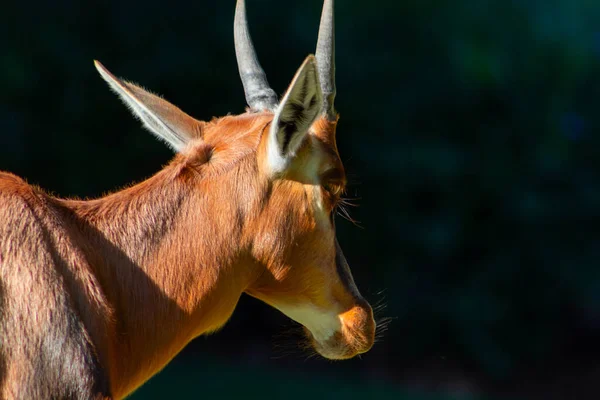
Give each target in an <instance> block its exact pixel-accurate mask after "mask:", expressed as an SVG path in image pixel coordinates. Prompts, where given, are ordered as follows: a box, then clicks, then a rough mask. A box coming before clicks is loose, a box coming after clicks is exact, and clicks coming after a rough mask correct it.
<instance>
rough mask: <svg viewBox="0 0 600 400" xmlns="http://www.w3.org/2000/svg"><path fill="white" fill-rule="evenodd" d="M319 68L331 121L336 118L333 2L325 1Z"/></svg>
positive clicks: (322, 15) (318, 45)
mask: <svg viewBox="0 0 600 400" xmlns="http://www.w3.org/2000/svg"><path fill="white" fill-rule="evenodd" d="M315 56H316V58H317V67H318V69H319V80H320V82H321V90H322V92H323V102H324V104H323V112H324V113H325V114H326V115H327V117H328V118H329V119H332V120H333V119H335V118H336V112H335V109H334V108H333V101H334V99H335V34H334V21H333V0H325V3H324V4H323V13H322V14H321V25H320V26H319V39H318V41H317V52H316V54H315Z"/></svg>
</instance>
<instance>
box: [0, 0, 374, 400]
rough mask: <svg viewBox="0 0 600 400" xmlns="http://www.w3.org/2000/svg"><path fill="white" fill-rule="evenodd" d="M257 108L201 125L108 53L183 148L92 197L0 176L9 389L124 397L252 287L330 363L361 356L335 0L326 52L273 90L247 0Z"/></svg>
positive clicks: (143, 108) (364, 318)
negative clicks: (54, 192) (140, 175)
mask: <svg viewBox="0 0 600 400" xmlns="http://www.w3.org/2000/svg"><path fill="white" fill-rule="evenodd" d="M234 35H235V51H236V55H237V61H238V66H239V71H240V76H241V78H242V83H243V86H244V90H245V94H246V101H247V103H248V106H249V108H248V110H247V111H246V112H245V113H243V114H241V115H237V116H226V117H223V118H217V119H213V120H212V121H210V122H202V121H198V120H196V119H194V118H192V117H190V116H189V115H188V114H186V113H184V112H183V111H181V110H180V109H178V108H177V107H175V106H173V105H172V104H170V103H168V102H167V101H165V100H163V99H162V98H160V97H158V96H156V95H153V94H151V93H149V92H147V91H145V90H144V89H142V88H140V87H138V86H136V85H134V84H132V83H129V82H126V81H123V80H120V79H118V78H116V77H115V76H114V75H112V74H111V73H110V72H109V71H108V70H107V69H106V68H104V67H103V66H102V64H100V63H99V62H96V68H97V69H98V71H99V72H100V75H101V76H102V78H104V80H105V81H106V82H108V84H109V86H110V88H111V89H112V90H113V91H114V92H115V93H116V94H117V95H118V96H119V97H120V98H121V99H122V100H123V102H124V103H125V104H126V105H127V106H128V107H129V108H130V109H131V111H132V112H133V114H135V116H137V117H138V118H139V119H140V120H141V121H142V122H143V124H144V126H145V127H146V128H147V129H148V130H150V131H151V132H152V133H153V134H155V135H156V136H157V137H158V138H160V139H162V140H164V141H165V142H166V143H167V144H168V145H169V146H171V147H172V148H173V150H175V152H176V153H177V154H176V155H175V157H174V158H173V160H172V161H171V162H170V163H169V164H168V165H167V166H166V167H164V168H163V169H162V170H161V171H160V172H158V173H157V174H156V175H154V176H153V177H152V178H150V179H148V180H146V181H144V182H142V183H140V184H137V185H135V186H132V187H129V188H127V189H124V190H122V191H119V192H115V193H113V194H110V195H108V196H106V197H102V198H99V199H96V200H88V201H81V200H65V199H59V198H55V197H52V196H49V195H47V194H46V193H44V192H43V191H42V190H40V189H38V188H36V187H33V186H30V185H28V184H27V183H26V182H25V181H23V180H22V179H20V178H18V177H16V176H14V175H11V174H8V173H0V398H3V399H4V398H10V399H12V398H18V399H51V398H52V399H66V398H69V399H75V398H77V399H89V398H122V397H124V396H126V395H127V394H129V393H131V392H132V391H133V390H134V389H136V388H137V387H138V386H139V385H141V384H142V383H143V382H145V381H146V380H147V379H149V378H150V377H151V376H152V375H153V374H155V373H156V372H157V371H159V370H160V369H161V368H163V367H164V366H165V365H166V364H167V363H168V362H169V360H171V359H172V358H173V357H174V356H175V355H176V354H177V353H178V352H179V351H180V350H181V349H182V348H183V347H184V346H185V345H186V344H187V343H188V342H189V341H190V340H192V339H193V338H195V337H197V336H198V335H201V334H203V333H206V332H210V331H214V330H216V329H217V328H219V327H221V326H222V325H223V324H224V323H225V322H226V321H227V319H228V318H229V316H230V315H231V313H232V312H233V310H234V308H235V306H236V303H237V302H238V299H239V297H240V295H241V294H242V293H248V294H249V295H251V296H254V297H256V298H258V299H260V300H262V301H264V302H265V303H267V304H269V305H271V306H273V307H275V308H277V309H278V310H281V312H283V313H284V314H286V315H288V316H289V317H290V318H292V319H294V320H295V321H297V322H299V323H300V324H302V325H303V326H304V327H305V328H306V329H305V330H306V335H307V337H308V340H309V341H310V342H311V343H312V345H313V347H314V349H315V350H316V351H317V352H318V353H319V354H321V355H323V356H324V357H326V358H330V359H345V358H350V357H353V356H355V355H357V354H360V353H364V352H366V351H367V350H369V349H370V348H371V346H372V345H373V340H374V334H375V322H374V320H373V313H372V310H371V307H370V306H369V304H368V303H367V302H366V301H365V300H364V299H363V297H362V296H361V295H360V293H359V291H358V289H357V288H356V286H355V284H354V281H353V278H352V275H351V273H350V270H349V268H348V264H347V263H346V260H345V258H344V255H343V253H342V250H341V248H340V246H339V244H338V242H337V240H336V237H335V226H334V218H333V214H334V210H335V208H336V205H337V204H338V202H339V201H340V195H341V193H342V192H343V191H344V186H345V183H346V178H345V173H344V168H343V165H342V163H341V161H340V157H339V155H338V151H337V147H336V138H335V133H336V125H337V120H338V115H337V113H336V111H335V109H334V98H335V93H336V90H335V81H334V70H335V64H334V34H333V0H326V1H325V4H324V8H323V14H322V17H321V26H320V31H319V39H318V44H317V50H316V55H315V56H312V55H310V56H308V57H307V58H306V60H304V62H303V63H302V65H301V66H300V68H299V69H298V71H297V72H296V75H295V76H294V77H293V79H292V82H291V84H290V86H289V88H288V90H287V91H286V92H285V95H284V96H283V98H282V99H281V100H279V101H278V99H277V97H276V95H275V92H274V91H273V90H272V89H271V88H270V87H269V85H268V83H267V79H266V76H265V73H264V72H263V70H262V68H261V66H260V64H259V62H258V59H257V57H256V54H255V51H254V48H253V46H252V42H251V40H250V35H249V31H248V26H247V21H246V11H245V4H244V1H243V0H240V1H238V4H237V7H236V15H235V22H234Z"/></svg>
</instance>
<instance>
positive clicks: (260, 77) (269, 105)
mask: <svg viewBox="0 0 600 400" xmlns="http://www.w3.org/2000/svg"><path fill="white" fill-rule="evenodd" d="M233 36H234V42H235V55H236V58H237V63H238V69H239V71H240V78H242V84H243V85H244V93H245V94H246V102H247V103H248V105H249V106H250V109H252V110H253V111H263V110H270V111H273V110H275V108H276V107H277V103H278V102H277V95H276V94H275V92H274V91H273V89H271V87H270V86H269V82H267V76H266V74H265V71H264V70H263V69H262V67H261V66H260V63H259V62H258V58H257V57H256V51H255V50H254V45H253V44H252V39H251V38H250V32H249V30H248V18H247V17H246V2H245V1H244V0H238V2H237V5H236V7H235V18H234V25H233Z"/></svg>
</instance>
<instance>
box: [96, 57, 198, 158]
mask: <svg viewBox="0 0 600 400" xmlns="http://www.w3.org/2000/svg"><path fill="white" fill-rule="evenodd" d="M94 65H95V66H96V69H97V70H98V72H99V73H100V76H102V78H103V79H104V80H105V81H106V82H107V83H108V85H109V87H110V88H111V89H112V91H113V92H115V93H116V94H117V95H118V96H119V98H120V99H121V100H122V101H123V103H125V105H126V106H127V107H128V108H129V109H130V110H131V112H132V113H133V115H135V116H136V117H138V118H139V120H140V121H142V124H143V125H144V127H145V128H146V129H148V130H149V131H150V132H152V133H153V134H154V135H156V136H157V137H158V138H159V139H162V140H164V141H165V142H166V143H167V144H168V145H169V146H170V147H171V148H173V150H175V151H176V152H181V151H182V150H183V149H184V148H185V146H186V145H187V143H188V141H189V138H186V137H185V136H184V135H182V134H180V133H179V132H177V131H176V130H174V129H173V128H172V127H170V126H169V125H168V124H167V122H165V121H163V119H162V118H161V117H160V116H159V115H157V114H156V113H155V112H154V111H152V110H151V109H150V108H148V107H147V106H146V104H144V103H143V102H142V101H140V99H139V98H138V97H137V96H136V95H135V94H134V93H132V90H135V91H137V92H139V94H143V95H144V97H153V99H152V100H153V102H156V103H161V102H165V103H166V100H164V99H162V98H160V97H159V96H157V95H155V94H153V93H150V92H148V91H147V90H145V89H142V88H140V87H138V86H136V85H134V84H133V83H130V82H125V81H121V80H120V79H118V78H117V77H115V76H114V75H113V74H111V73H110V71H108V70H107V69H106V68H104V66H103V65H102V64H101V63H99V62H98V61H94ZM169 106H172V105H170V104H168V105H167V107H169ZM172 107H173V108H175V106H172Z"/></svg>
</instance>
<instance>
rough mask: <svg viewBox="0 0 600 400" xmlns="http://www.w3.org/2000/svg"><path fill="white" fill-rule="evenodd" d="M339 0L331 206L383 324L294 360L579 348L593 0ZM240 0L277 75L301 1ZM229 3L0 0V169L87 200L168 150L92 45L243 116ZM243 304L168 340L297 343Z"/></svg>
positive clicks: (266, 353) (586, 313)
mask: <svg viewBox="0 0 600 400" xmlns="http://www.w3.org/2000/svg"><path fill="white" fill-rule="evenodd" d="M337 3H338V5H337V11H336V18H337V20H336V23H337V40H338V42H337V48H336V51H337V63H338V64H337V65H338V68H337V83H338V98H337V108H338V110H339V111H340V113H341V122H340V126H339V130H338V143H339V146H340V152H341V154H342V158H343V159H344V161H345V164H346V167H347V170H348V172H349V178H350V180H351V182H352V185H351V187H350V189H349V193H348V195H349V197H351V198H358V200H357V202H358V203H360V207H359V208H356V209H352V210H351V212H352V216H353V217H354V218H356V219H357V220H359V221H360V225H361V226H362V227H363V229H359V228H356V227H354V226H352V225H351V224H349V223H345V222H343V221H340V223H339V225H340V228H339V234H338V236H339V239H340V242H341V243H342V246H343V247H344V249H345V252H346V256H347V258H348V259H349V261H350V264H351V265H352V266H353V272H354V274H355V278H356V281H357V282H358V284H359V287H360V288H361V289H362V291H363V292H364V294H365V295H366V296H367V297H368V298H369V299H370V300H372V301H373V302H378V301H380V300H381V301H383V302H384V303H385V304H387V309H386V310H385V311H384V312H383V314H384V315H386V316H393V317H395V320H394V322H393V323H392V325H391V326H390V330H389V331H388V332H387V334H386V335H385V336H384V338H383V340H382V341H381V342H380V343H378V344H377V345H376V346H375V348H374V349H373V351H372V352H371V353H369V354H367V355H365V356H364V358H363V360H359V361H354V360H353V361H351V362H349V363H347V364H333V365H331V364H328V363H325V362H322V361H318V360H309V361H307V364H305V365H309V366H310V369H311V370H314V371H315V373H317V371H328V373H331V374H342V373H346V372H348V371H353V372H355V373H359V374H361V376H362V377H363V378H360V379H363V380H364V381H365V382H370V381H371V378H364V377H365V376H367V377H372V379H384V380H388V381H390V382H396V383H399V382H402V384H404V383H406V382H407V380H409V379H410V377H411V376H413V374H417V375H425V376H427V375H428V374H430V372H428V371H430V369H429V367H428V365H431V364H433V365H435V366H436V368H439V369H440V370H441V371H445V370H453V371H456V370H458V371H462V373H464V375H465V376H467V377H468V378H467V380H469V381H470V382H474V383H473V385H474V386H473V387H475V388H478V390H479V391H482V390H484V391H485V390H488V389H489V390H499V391H502V390H501V389H499V388H507V387H508V388H519V387H525V386H527V382H530V381H535V380H538V381H543V382H546V381H552V380H553V379H554V377H556V378H557V379H558V378H564V377H566V376H572V375H577V374H580V373H581V371H580V369H578V368H580V367H581V366H585V365H588V364H590V363H595V364H594V365H597V363H596V362H595V360H596V359H597V356H598V355H600V352H599V351H598V349H597V348H596V347H594V346H595V342H596V340H594V338H595V337H597V335H598V334H600V279H599V278H600V277H599V274H600V272H599V271H598V268H597V263H598V259H599V258H600V232H599V229H598V222H599V219H598V217H599V216H600V215H599V214H600V208H599V207H598V204H599V202H600V163H599V160H600V154H599V149H600V147H599V145H600V135H598V133H597V132H598V128H599V124H600V113H599V112H598V108H599V106H600V28H599V27H600V3H598V2H597V1H592V0H574V1H566V0H563V1H556V0H555V1H541V0H528V1H515V0H454V1H448V0H438V1H424V0H403V1H397V0H387V1H384V0H375V1H371V2H368V3H365V2H363V1H357V0H355V1H351V0H346V1H344V2H341V1H338V2H337ZM247 7H248V12H249V17H250V21H251V29H252V33H253V37H254V41H255V44H256V47H257V50H258V52H259V55H260V58H261V62H262V64H263V67H264V68H265V70H266V71H267V74H268V76H269V81H270V82H271V84H272V86H273V87H274V88H275V90H276V91H278V92H279V93H281V92H283V90H284V89H285V87H286V86H287V84H288V82H289V80H290V79H291V77H292V75H293V73H294V71H295V69H296V68H297V66H298V65H299V64H300V62H301V61H302V59H303V58H304V56H305V55H306V54H307V53H309V52H312V51H314V50H313V49H314V45H315V42H316V33H317V27H318V20H319V13H320V7H321V4H320V1H316V0H315V1H310V2H307V1H289V2H286V4H285V5H284V4H283V2H281V1H275V0H248V1H247ZM233 9H234V0H230V1H219V2H217V1H196V2H181V3H177V4H173V5H169V6H167V5H165V3H164V2H157V1H144V2H138V1H131V2H117V1H106V2H99V1H91V2H86V3H79V2H76V1H74V0H71V1H65V0H63V1H58V2H52V3H50V2H34V3H30V2H11V3H10V4H6V5H4V6H3V15H2V16H1V17H0V22H1V23H0V30H1V31H0V33H2V35H0V37H1V39H0V41H1V42H0V44H1V45H2V46H1V47H0V48H1V49H2V50H1V51H0V169H3V170H10V171H13V172H15V173H17V174H19V175H21V176H23V177H26V178H27V179H29V181H30V182H33V183H37V184H40V185H41V186H42V187H44V188H47V189H49V190H51V191H53V192H55V193H56V194H58V195H63V196H74V195H76V196H82V197H85V196H97V195H100V194H102V193H105V192H106V191H109V190H114V189H115V188H117V187H120V186H122V185H125V184H127V183H129V182H132V181H139V180H141V179H143V178H144V177H147V176H149V175H151V174H152V173H154V172H155V171H157V170H158V168H159V166H160V165H161V164H164V163H166V162H167V161H168V159H169V157H170V153H169V150H168V149H166V148H165V147H164V146H163V145H162V144H161V143H159V142H157V141H155V140H154V139H152V138H151V137H150V135H148V134H146V133H145V132H143V131H142V130H141V129H140V127H139V124H138V123H137V122H136V121H134V120H133V118H131V117H130V116H129V115H128V112H127V110H126V109H125V108H124V107H123V106H122V105H121V104H120V103H119V101H118V100H117V99H116V98H114V96H113V95H112V94H111V93H110V92H109V91H108V90H107V88H106V87H105V85H104V83H103V82H102V81H101V80H100V79H99V77H97V76H96V72H95V70H94V68H93V66H92V62H91V61H92V59H94V58H98V59H100V60H101V61H102V62H103V63H104V64H105V65H106V66H107V67H108V68H109V69H110V70H111V71H113V72H114V73H116V74H117V75H120V76H123V77H125V78H127V79H131V80H134V81H136V82H139V83H140V84H142V85H144V86H145V87H148V88H150V89H151V90H153V91H155V92H158V93H161V94H163V95H164V96H165V98H167V99H169V100H170V101H172V102H174V103H175V104H177V105H179V106H180V107H181V108H182V109H184V110H186V111H188V112H189V113H191V114H192V115H194V116H196V117H198V118H200V119H210V118H211V117H212V116H214V115H224V114H226V113H228V112H231V113H240V112H243V110H244V107H245V104H244V98H243V92H242V88H241V84H240V82H239V79H238V73H237V70H236V63H235V58H234V51H233V42H232V20H233ZM382 297H383V300H382ZM240 308H241V310H238V311H237V312H236V314H235V315H234V317H233V319H232V321H230V323H229V324H228V326H227V327H226V328H225V329H224V330H223V331H222V332H220V333H219V334H217V335H213V336H211V337H210V338H208V339H206V341H204V340H199V341H195V342H194V343H192V344H191V345H190V346H189V347H188V349H186V351H185V352H184V354H183V355H182V357H183V358H184V359H186V360H188V359H189V360H190V361H189V365H190V366H193V365H196V364H194V359H195V357H197V353H210V354H212V355H213V356H214V357H218V356H219V355H221V354H222V353H227V354H228V356H227V357H229V358H227V357H225V356H224V357H225V358H224V359H228V360H229V362H231V363H238V362H241V361H240V360H245V361H244V362H248V363H256V365H258V364H259V363H268V364H269V365H273V364H274V365H277V366H279V367H285V368H288V369H289V370H293V368H294V367H293V365H294V363H296V362H298V360H297V359H293V360H291V361H290V360H288V361H281V360H276V361H275V360H271V358H272V357H273V356H274V355H277V351H276V350H272V349H271V343H272V341H273V339H272V337H271V335H272V334H274V333H275V332H278V331H279V330H280V325H281V324H282V323H283V321H284V319H283V318H282V317H281V316H279V315H278V314H277V313H276V312H274V311H273V310H270V309H268V308H267V307H266V306H263V305H260V304H258V302H253V301H251V300H248V299H243V301H242V302H241V304H240ZM209 343H212V344H214V345H210V344H209ZM225 349H227V350H225ZM240 354H242V355H240ZM192 357H194V358H192ZM248 360H251V361H248ZM586 363H587V364H586ZM261 365H262V364H261ZM576 366H577V367H576ZM190 368H192V367H190ZM197 368H201V367H200V366H198V367H197ZM581 368H585V367H581ZM415 370H416V371H420V372H414V371H415ZM340 371H342V372H340ZM188 372H189V376H192V375H194V373H193V372H191V371H187V372H184V373H186V374H187V373H188ZM209 372H210V371H209ZM241 374H242V375H243V374H244V373H241ZM171 375H172V376H174V375H175V374H171ZM441 375H444V374H443V373H442V374H441ZM186 376H188V375H186ZM525 377H527V378H525ZM158 379H160V378H158ZM182 379H183V378H182ZM200 379H202V381H203V385H204V384H206V385H208V384H214V385H216V386H215V388H217V386H218V383H216V382H217V381H215V382H213V381H212V379H211V378H208V379H206V382H204V380H205V379H204V378H202V375H198V378H197V380H200ZM237 379H238V378H237V375H231V377H230V380H231V381H237ZM255 379H256V380H257V381H261V380H262V379H267V378H261V377H256V378H255ZM432 379H434V380H435V379H436V378H435V377H434V378H432ZM189 381H191V382H192V383H193V382H194V379H193V378H190V379H189ZM157 382H158V381H157ZM186 382H188V380H186ZM211 382H212V383H211ZM236 384H237V383H236ZM165 385H169V383H167V382H165ZM293 388H294V389H293V390H291V391H290V392H293V393H296V392H297V393H305V392H304V391H303V388H302V386H301V385H300V386H297V387H296V386H293ZM296 389H297V391H296ZM154 390H157V393H158V391H159V390H162V389H159V386H158V385H154V384H151V385H150V386H149V387H148V390H147V391H144V392H141V393H144V394H145V395H147V396H149V395H150V393H151V392H152V391H154ZM344 390H348V391H349V392H353V393H354V392H355V391H357V390H358V389H357V388H356V387H354V386H347V389H344ZM365 390H367V391H368V390H370V389H368V388H367V389H365ZM356 393H359V392H356ZM365 393H366V392H365ZM369 393H370V392H369ZM366 394H368V393H366ZM380 397H381V398H384V397H385V396H383V395H381V396H380Z"/></svg>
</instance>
